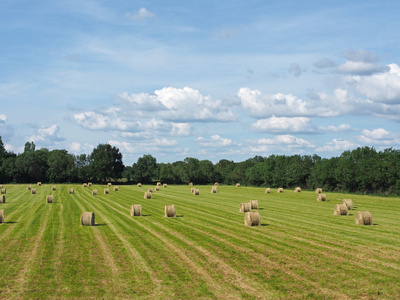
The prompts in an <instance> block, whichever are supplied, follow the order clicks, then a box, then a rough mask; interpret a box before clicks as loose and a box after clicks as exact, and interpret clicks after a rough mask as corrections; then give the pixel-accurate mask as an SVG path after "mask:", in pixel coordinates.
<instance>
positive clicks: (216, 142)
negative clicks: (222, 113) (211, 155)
mask: <svg viewBox="0 0 400 300" xmlns="http://www.w3.org/2000/svg"><path fill="white" fill-rule="evenodd" d="M196 142H197V143H198V144H199V145H200V146H202V147H205V148H220V147H232V146H241V144H237V143H236V142H234V141H233V140H231V139H227V138H223V137H221V136H219V135H218V134H216V135H213V136H211V137H210V139H206V138H203V137H198V138H197V139H196Z"/></svg>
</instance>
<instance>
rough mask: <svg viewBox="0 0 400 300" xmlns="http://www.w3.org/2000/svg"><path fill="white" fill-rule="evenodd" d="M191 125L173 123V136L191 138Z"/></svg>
mask: <svg viewBox="0 0 400 300" xmlns="http://www.w3.org/2000/svg"><path fill="white" fill-rule="evenodd" d="M191 131H192V128H191V125H190V124H189V123H172V130H171V134H172V135H177V136H189V135H191Z"/></svg>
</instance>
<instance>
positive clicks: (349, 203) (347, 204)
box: [342, 199, 354, 210]
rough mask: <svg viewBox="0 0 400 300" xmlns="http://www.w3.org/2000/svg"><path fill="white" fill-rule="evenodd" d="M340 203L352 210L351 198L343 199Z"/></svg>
mask: <svg viewBox="0 0 400 300" xmlns="http://www.w3.org/2000/svg"><path fill="white" fill-rule="evenodd" d="M342 204H344V205H346V207H347V209H348V210H352V209H353V207H354V203H353V200H351V199H343V200H342Z"/></svg>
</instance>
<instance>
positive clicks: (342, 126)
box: [318, 124, 352, 132]
mask: <svg viewBox="0 0 400 300" xmlns="http://www.w3.org/2000/svg"><path fill="white" fill-rule="evenodd" d="M318 129H319V130H320V131H322V132H346V131H351V130H352V128H351V126H350V125H349V124H340V125H339V126H334V125H329V126H328V127H322V126H320V127H318Z"/></svg>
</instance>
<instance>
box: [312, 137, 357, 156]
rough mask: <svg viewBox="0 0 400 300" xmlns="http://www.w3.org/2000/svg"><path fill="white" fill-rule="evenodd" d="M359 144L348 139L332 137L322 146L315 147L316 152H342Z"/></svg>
mask: <svg viewBox="0 0 400 300" xmlns="http://www.w3.org/2000/svg"><path fill="white" fill-rule="evenodd" d="M359 146H360V145H358V144H355V143H353V142H350V141H348V140H344V139H339V138H334V139H333V140H332V141H330V142H328V143H325V144H324V145H323V146H320V147H318V148H316V149H315V150H316V151H317V152H334V153H338V152H343V151H347V150H352V149H355V148H357V147H359Z"/></svg>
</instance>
